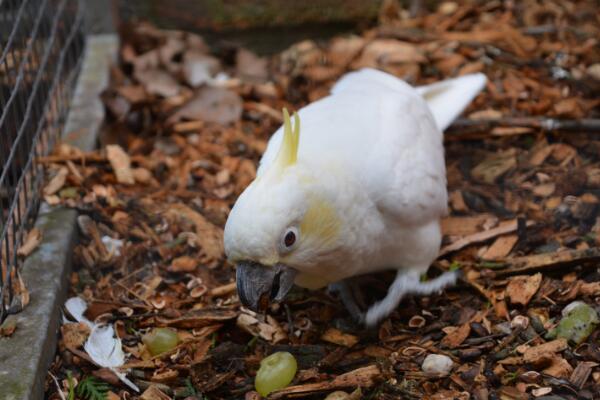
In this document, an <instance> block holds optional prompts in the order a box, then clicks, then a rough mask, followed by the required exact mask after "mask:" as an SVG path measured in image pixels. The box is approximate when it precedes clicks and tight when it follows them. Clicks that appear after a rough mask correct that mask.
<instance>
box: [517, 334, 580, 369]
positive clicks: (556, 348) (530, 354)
mask: <svg viewBox="0 0 600 400" xmlns="http://www.w3.org/2000/svg"><path fill="white" fill-rule="evenodd" d="M567 347H569V346H568V344H567V341H566V339H563V338H560V339H556V340H552V341H551V342H547V343H543V344H540V345H537V346H533V347H530V348H528V349H527V350H525V353H524V354H523V359H524V361H525V362H526V363H529V364H536V365H539V364H543V363H546V362H548V361H549V360H550V359H552V358H553V357H554V355H555V353H559V352H561V351H563V350H565V349H566V348H567Z"/></svg>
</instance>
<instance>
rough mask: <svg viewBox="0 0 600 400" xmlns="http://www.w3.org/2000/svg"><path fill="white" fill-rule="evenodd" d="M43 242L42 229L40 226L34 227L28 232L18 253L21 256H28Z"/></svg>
mask: <svg viewBox="0 0 600 400" xmlns="http://www.w3.org/2000/svg"><path fill="white" fill-rule="evenodd" d="M41 242H42V231H41V230H39V229H38V228H33V229H32V230H30V231H29V233H28V234H27V238H25V243H23V244H22V245H21V247H19V250H17V255H19V256H21V257H27V256H28V255H30V254H31V253H32V252H33V251H34V250H35V249H36V248H37V247H38V246H39V244H40V243H41Z"/></svg>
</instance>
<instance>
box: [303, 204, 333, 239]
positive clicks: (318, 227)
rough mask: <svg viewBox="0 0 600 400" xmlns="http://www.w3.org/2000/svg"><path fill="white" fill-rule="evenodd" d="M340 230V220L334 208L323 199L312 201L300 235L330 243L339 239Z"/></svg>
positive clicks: (305, 215)
mask: <svg viewBox="0 0 600 400" xmlns="http://www.w3.org/2000/svg"><path fill="white" fill-rule="evenodd" d="M339 229H340V220H339V219H338V216H337V214H336V212H335V210H334V209H333V207H331V205H330V204H329V203H328V202H327V201H325V200H323V199H319V198H313V199H311V200H310V204H309V207H308V210H307V211H306V214H304V217H303V218H302V222H301V223H300V234H301V235H302V236H307V237H309V238H314V239H318V240H319V241H321V242H330V241H333V240H335V239H336V238H337V236H338V232H339Z"/></svg>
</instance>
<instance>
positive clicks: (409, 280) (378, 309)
mask: <svg viewBox="0 0 600 400" xmlns="http://www.w3.org/2000/svg"><path fill="white" fill-rule="evenodd" d="M459 276H460V273H459V272H458V271H449V272H444V273H443V274H442V275H440V276H438V277H436V278H434V279H431V280H429V281H426V282H421V281H420V277H419V275H418V274H407V273H404V272H403V271H398V274H397V275H396V279H395V280H394V282H393V283H392V284H391V286H390V288H389V289H388V293H387V295H386V296H385V297H384V298H383V299H382V300H381V301H378V302H377V303H375V304H373V305H372V306H371V307H369V309H368V310H367V312H366V314H365V316H364V322H365V325H367V326H368V327H373V326H375V325H377V324H378V323H379V322H381V320H383V319H384V318H385V317H387V316H388V315H390V314H391V313H392V311H394V309H396V307H398V305H399V304H400V301H402V299H403V298H404V297H405V296H406V295H408V294H421V295H428V294H431V293H434V292H439V291H440V290H442V289H444V288H446V287H448V286H451V285H454V284H455V283H456V281H457V279H458V277H459Z"/></svg>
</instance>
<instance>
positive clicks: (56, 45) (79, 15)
mask: <svg viewBox="0 0 600 400" xmlns="http://www.w3.org/2000/svg"><path fill="white" fill-rule="evenodd" d="M82 19H83V10H82V3H81V2H80V1H79V0H0V166H1V168H2V169H1V170H0V201H1V202H2V213H1V215H0V245H1V248H0V259H1V261H0V262H1V274H0V300H1V306H2V307H1V309H0V320H1V319H2V318H4V316H5V315H7V314H9V313H13V312H17V311H19V310H20V309H21V308H22V307H23V297H22V296H18V295H17V294H18V293H19V292H20V291H21V290H22V289H23V288H22V287H21V285H20V279H19V275H18V266H19V262H20V259H19V256H18V254H17V250H18V249H19V247H20V246H21V244H22V242H23V238H24V235H25V233H26V232H27V230H28V228H29V227H30V226H31V223H32V220H33V218H34V217H35V212H36V211H37V209H38V207H39V203H40V189H41V185H42V180H43V177H44V174H43V168H42V166H41V165H39V164H37V163H36V158H37V157H40V156H43V155H45V154H47V153H48V151H49V150H50V149H51V148H52V145H53V144H54V142H55V141H56V140H57V138H58V137H59V134H60V132H61V128H62V125H63V121H64V119H65V116H66V113H67V109H68V102H69V99H70V95H71V92H72V89H73V86H74V83H75V78H76V76H77V73H78V71H79V64H80V61H81V58H82V57H81V55H82V50H83V45H84V35H83V29H82Z"/></svg>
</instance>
